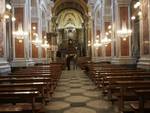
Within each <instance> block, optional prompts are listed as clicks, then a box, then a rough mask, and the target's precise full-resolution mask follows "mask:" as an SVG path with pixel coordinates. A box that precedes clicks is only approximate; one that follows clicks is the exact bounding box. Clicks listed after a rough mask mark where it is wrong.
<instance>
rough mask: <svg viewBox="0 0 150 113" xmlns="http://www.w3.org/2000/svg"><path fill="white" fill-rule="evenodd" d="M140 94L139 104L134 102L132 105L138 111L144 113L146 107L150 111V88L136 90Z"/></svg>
mask: <svg viewBox="0 0 150 113" xmlns="http://www.w3.org/2000/svg"><path fill="white" fill-rule="evenodd" d="M135 94H136V95H137V96H138V99H139V100H138V104H137V103H132V104H131V107H132V108H133V109H134V110H135V111H136V112H138V113H144V111H145V109H149V111H150V89H141V90H135Z"/></svg>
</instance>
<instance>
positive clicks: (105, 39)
mask: <svg viewBox="0 0 150 113" xmlns="http://www.w3.org/2000/svg"><path fill="white" fill-rule="evenodd" d="M101 43H102V44H103V45H105V46H107V45H108V44H109V43H111V39H109V38H108V37H107V36H105V37H104V38H103V39H102V40H101Z"/></svg>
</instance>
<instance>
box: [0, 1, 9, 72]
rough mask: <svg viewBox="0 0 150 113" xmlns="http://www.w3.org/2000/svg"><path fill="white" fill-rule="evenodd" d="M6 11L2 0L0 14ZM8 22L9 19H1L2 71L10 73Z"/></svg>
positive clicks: (0, 47)
mask: <svg viewBox="0 0 150 113" xmlns="http://www.w3.org/2000/svg"><path fill="white" fill-rule="evenodd" d="M4 12H5V0H0V15H1V14H3V13H4ZM8 21H9V22H10V21H11V19H8ZM6 22H7V21H5V20H3V19H1V20H0V40H1V41H0V73H8V72H10V71H11V68H10V64H9V62H8V61H7V60H9V59H8V58H9V49H7V45H8V44H9V42H8V41H7V40H8V39H9V38H10V37H9V36H10V34H6ZM9 22H8V24H9ZM9 27H11V26H8V28H9ZM6 38H7V39H6Z"/></svg>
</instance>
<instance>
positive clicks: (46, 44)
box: [41, 40, 50, 49]
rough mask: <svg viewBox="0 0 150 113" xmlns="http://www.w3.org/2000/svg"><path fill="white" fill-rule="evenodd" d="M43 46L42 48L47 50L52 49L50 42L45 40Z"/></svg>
mask: <svg viewBox="0 0 150 113" xmlns="http://www.w3.org/2000/svg"><path fill="white" fill-rule="evenodd" d="M41 46H42V47H43V48H45V49H47V48H49V47H50V45H49V44H48V41H47V40H45V41H44V44H42V45H41Z"/></svg>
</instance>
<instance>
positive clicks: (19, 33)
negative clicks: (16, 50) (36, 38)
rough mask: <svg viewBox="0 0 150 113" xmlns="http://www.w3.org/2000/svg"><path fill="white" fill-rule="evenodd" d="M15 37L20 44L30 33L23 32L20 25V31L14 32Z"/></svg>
mask: <svg viewBox="0 0 150 113" xmlns="http://www.w3.org/2000/svg"><path fill="white" fill-rule="evenodd" d="M13 35H14V37H15V38H16V39H18V40H19V42H22V40H23V39H24V38H25V36H27V35H28V32H26V31H23V30H22V24H21V23H19V25H18V30H17V31H14V32H13Z"/></svg>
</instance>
